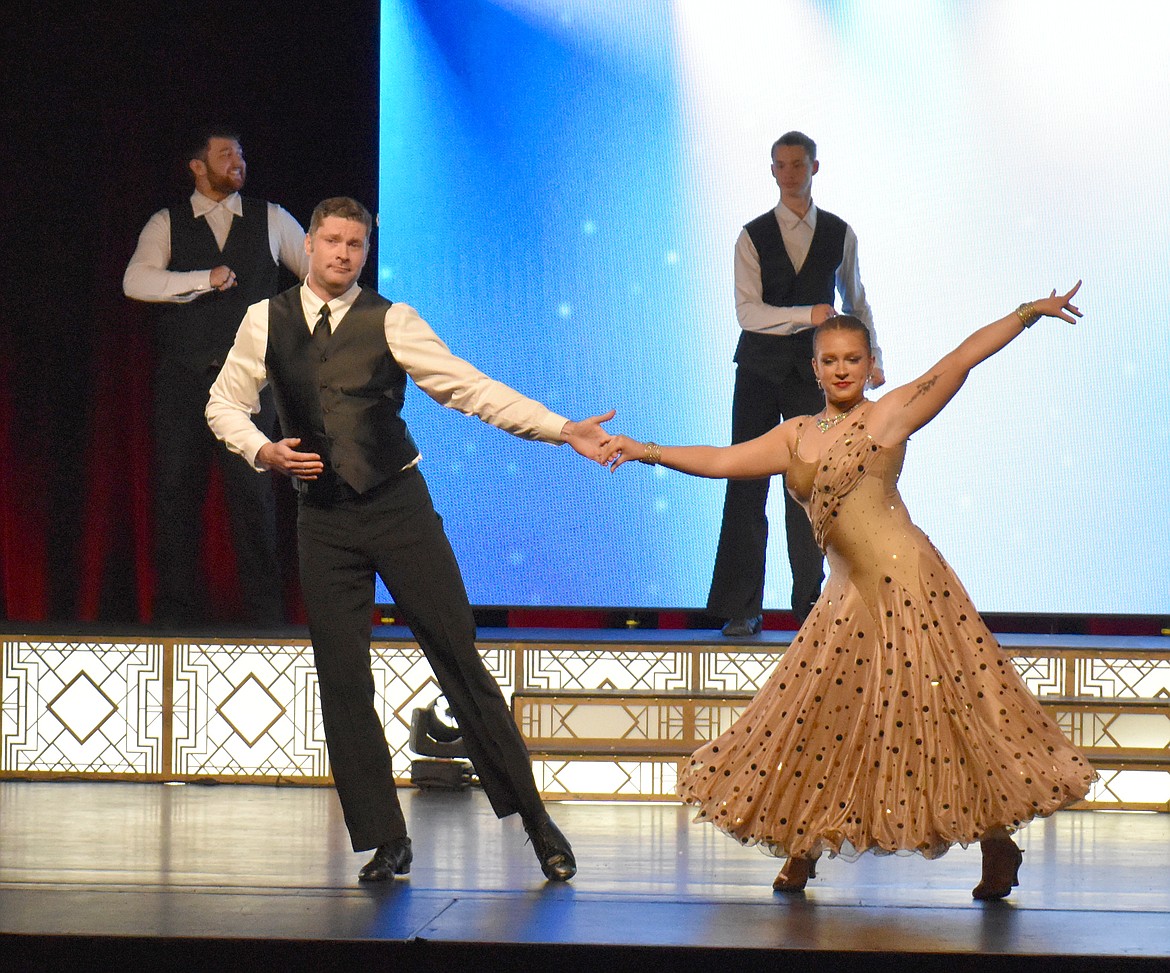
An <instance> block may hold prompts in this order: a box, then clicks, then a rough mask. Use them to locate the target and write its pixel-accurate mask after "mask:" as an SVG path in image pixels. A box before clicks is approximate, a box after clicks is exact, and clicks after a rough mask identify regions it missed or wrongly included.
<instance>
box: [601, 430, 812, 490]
mask: <svg viewBox="0 0 1170 973" xmlns="http://www.w3.org/2000/svg"><path fill="white" fill-rule="evenodd" d="M797 422H798V420H795V419H790V420H788V421H787V422H782V423H781V424H780V425H778V426H776V427H775V428H773V429H771V430H769V431H768V432H766V433H764V435H762V436H759V437H757V438H756V439H752V440H749V441H748V442H746V443H736V444H735V445H733V446H658V445H656V444H655V443H642V442H639V441H638V440H636V439H631V438H630V437H629V436H614V437H613V438H612V439H610V440H609V442H608V443H606V445H605V446H604V447H603V460H602V462H603V463H605V464H606V465H608V466H609V468H610V472H613V471H614V470H616V469H617V468H618V467H619V466H621V465H622V464H623V463H628V462H630V461H631V460H638V461H639V462H642V463H650V464H652V465H658V464H661V465H662V466H665V467H667V468H669V469H672V470H679V471H680V472H682V473H689V474H691V476H704V477H709V478H711V479H728V480H758V479H762V478H763V477H766V476H774V475H775V474H777V473H786V472H787V471H788V461H789V459H790V458H791V455H792V449H793V447H794V445H795V443H796V424H797Z"/></svg>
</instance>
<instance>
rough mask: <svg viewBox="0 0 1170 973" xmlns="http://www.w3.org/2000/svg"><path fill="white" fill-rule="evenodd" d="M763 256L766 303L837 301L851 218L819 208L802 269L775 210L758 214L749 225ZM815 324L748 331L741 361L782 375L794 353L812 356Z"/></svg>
mask: <svg viewBox="0 0 1170 973" xmlns="http://www.w3.org/2000/svg"><path fill="white" fill-rule="evenodd" d="M744 229H745V230H747V233H748V236H749V237H751V240H752V243H754V244H755V247H756V252H757V253H758V254H759V255H760V279H761V282H762V283H763V285H764V303H765V304H773V305H775V306H776V307H802V306H806V305H811V304H832V303H833V295H834V292H835V290H836V275H837V268H838V267H839V266H841V257H842V255H843V254H844V252H845V230H846V226H845V221H844V220H843V219H841V218H840V217H839V216H834V215H833V214H832V213H829V212H826V211H825V210H823V209H818V210H817V228H816V230H815V231H814V232H813V238H812V242H811V243H810V244H809V248H808V256H807V257H806V258H805V261H804V266H802V267H801V268H800V273H797V272H796V270H795V268H794V267H793V266H792V261H791V260H790V259H789V257H788V251H787V250H785V249H784V238H783V237H782V236H781V235H780V224H779V223H778V222H777V221H776V213H775V211H774V210H768V212H767V213H764V214H763V215H762V216H757V217H756V218H755V219H754V220H752V221H751V222H750V223H748V224H747V225H746V226H745V227H744ZM812 334H813V329H812V328H808V329H806V330H804V331H799V332H797V333H796V334H794V335H772V334H759V333H757V332H755V331H744V332H743V333H742V334H740V337H739V344H738V345H737V346H736V349H735V361H736V362H738V363H739V364H740V365H742V366H743V367H744V368H747V369H750V370H751V371H753V372H759V373H761V374H763V375H768V374H779V373H780V372H781V371H782V368H783V366H784V365H786V364H788V363H789V362H791V361H792V360H793V359H794V358H801V359H804V360H805V361H808V360H811V359H812Z"/></svg>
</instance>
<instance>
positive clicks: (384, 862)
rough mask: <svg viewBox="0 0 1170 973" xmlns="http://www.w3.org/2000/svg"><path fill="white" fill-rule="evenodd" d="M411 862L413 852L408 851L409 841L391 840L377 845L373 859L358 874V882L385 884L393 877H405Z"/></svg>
mask: <svg viewBox="0 0 1170 973" xmlns="http://www.w3.org/2000/svg"><path fill="white" fill-rule="evenodd" d="M412 861H414V852H413V851H411V850H410V839H409V838H393V839H391V840H390V841H387V842H386V844H384V845H378V850H377V851H375V852H374V857H373V858H371V859H370V860H369V861H368V862H366V863H365V865H363V866H362V870H361V871H360V872H358V881H359V882H385V881H386V880H387V879H391V878H393V877H394V876H395V875H407V874H409V872H410V863H411V862H412Z"/></svg>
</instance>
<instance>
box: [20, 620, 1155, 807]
mask: <svg viewBox="0 0 1170 973" xmlns="http://www.w3.org/2000/svg"><path fill="white" fill-rule="evenodd" d="M562 635H563V637H559V638H557V639H555V640H553V639H549V638H547V637H532V638H525V637H523V635H522V633H517V632H514V631H511V630H509V631H508V632H507V637H506V638H488V639H483V640H482V641H481V643H480V650H481V654H482V655H483V658H484V661H485V663H486V664H487V666H488V668H489V670H490V671H491V672H492V674H493V676H494V677H495V678H496V679H497V680H498V681H499V683H500V685H501V687H502V688H503V690H504V693H505V695H506V696H508V697H510V698H512V700H513V707H514V711H515V714H516V719H517V723H518V725H519V726H520V728H521V730H522V732H523V733H524V735H525V738H526V739H527V740H528V741H529V745H530V749H531V750H532V753H533V760H534V768H535V771H536V774H537V782H538V784H539V785H540V786H541V788H542V790H543V791H544V792H545V793H546V794H547V795H548V796H550V797H555V798H562V799H576V798H580V799H626V800H654V799H658V800H670V799H673V798H674V781H675V774H676V769H677V761H678V760H679V759H680V758H682V757H685V756H686V755H687V754H689V753H690V752H691V751H693V750H694V749H695V748H696V747H697V746H699V745H700V744H701V743H703V742H705V741H706V740H708V739H710V738H711V737H712V736H714V735H716V734H718V733H719V732H721V731H722V730H723V729H724V728H726V726H727V725H729V724H730V722H731V721H732V720H733V719H734V718H735V716H736V715H737V713H738V712H739V711H740V710H741V709H742V707H743V705H744V703H745V702H746V700H747V699H749V698H750V697H751V695H752V694H753V693H754V692H756V691H757V690H758V688H759V686H760V685H761V684H762V683H763V682H764V680H765V679H766V678H767V676H768V674H769V673H770V672H771V670H772V668H773V667H774V666H775V664H776V661H777V660H778V659H779V658H780V656H781V655H782V653H783V651H784V648H785V643H783V642H779V641H777V640H776V639H775V638H772V639H771V640H769V641H761V642H758V643H740V644H729V643H728V642H726V641H718V642H716V641H704V640H697V639H696V638H695V637H694V633H683V636H684V637H680V639H679V640H678V641H672V640H671V639H670V637H669V635H668V634H667V633H655V636H656V637H655V638H653V639H649V638H645V637H644V633H638V632H633V633H630V634H629V635H628V637H627V638H626V639H625V640H624V641H618V640H615V639H613V638H610V639H606V640H604V641H603V640H600V639H598V638H597V637H595V636H594V637H588V638H577V639H574V636H573V633H571V632H566V633H562ZM1007 641H1008V640H1006V639H1005V643H1006V642H1007ZM1032 641H1035V640H1034V639H1033V640H1032ZM1064 641H1066V642H1067V641H1068V639H1067V637H1066V639H1065V640H1064ZM1107 642H1108V644H1107V645H1094V644H1092V643H1091V641H1088V640H1085V641H1083V642H1081V643H1078V644H1075V645H1067V644H1062V645H1058V646H1045V645H1015V646H1012V645H1010V644H1008V646H1007V650H1008V651H1010V652H1011V654H1012V656H1013V661H1014V662H1015V664H1016V666H1017V668H1018V669H1019V671H1020V672H1021V675H1022V676H1023V677H1024V679H1025V681H1026V682H1027V683H1028V685H1029V687H1030V688H1031V689H1032V691H1033V692H1034V693H1036V694H1037V696H1038V697H1039V698H1040V700H1041V702H1042V703H1043V704H1044V705H1045V707H1046V708H1047V709H1048V710H1049V712H1051V713H1052V715H1053V716H1054V718H1055V719H1056V720H1057V721H1058V722H1059V723H1060V725H1061V726H1062V727H1063V728H1064V730H1065V732H1066V733H1068V735H1069V736H1070V737H1071V738H1072V739H1073V740H1074V741H1076V742H1077V743H1078V744H1079V745H1080V746H1082V747H1084V748H1085V749H1086V750H1087V751H1088V752H1089V754H1090V756H1091V757H1092V759H1093V761H1094V765H1095V766H1096V767H1097V769H1098V770H1099V772H1100V774H1101V780H1100V781H1099V783H1098V784H1097V785H1096V787H1095V788H1094V790H1093V792H1092V793H1091V794H1090V799H1089V801H1088V806H1090V807H1099V808H1116V809H1141V810H1160V811H1167V810H1170V640H1161V643H1165V645H1166V647H1165V649H1161V648H1151V647H1150V643H1151V640H1150V639H1135V640H1133V643H1132V646H1131V647H1127V645H1126V643H1125V641H1124V640H1119V639H1117V638H1110V639H1108V640H1107ZM1161 643H1159V642H1158V641H1157V640H1155V644H1156V645H1158V646H1160V645H1161ZM373 671H374V676H375V685H376V687H377V688H376V699H377V705H378V707H379V709H380V711H381V715H382V719H383V723H384V725H385V726H386V736H387V740H388V742H389V744H390V747H391V749H392V751H393V752H394V755H395V767H396V769H397V771H398V772H399V773H401V774H405V773H406V772H407V769H408V767H409V763H410V759H411V754H410V752H409V751H408V750H407V739H408V733H409V728H410V717H411V712H412V710H413V709H414V708H415V707H418V706H425V705H427V704H428V703H430V702H431V700H432V699H434V698H435V697H436V696H438V695H439V688H438V686H437V684H436V682H435V680H434V676H433V674H432V673H431V671H430V668H429V666H428V665H427V663H426V660H425V658H424V657H423V654H422V652H421V650H420V649H419V647H418V645H417V644H416V643H415V642H414V641H412V640H411V639H410V638H407V637H404V638H387V639H379V640H378V641H376V642H375V643H374V647H373ZM0 777H8V778H12V777H19V778H29V779H36V778H53V777H68V778H72V779H115V780H144V781H168V780H174V781H192V780H207V779H214V780H218V781H227V782H247V783H274V782H279V783H298V784H328V783H329V765H328V757H327V755H326V750H325V740H324V732H323V730H322V728H321V718H320V712H319V704H318V699H317V690H316V675H315V672H314V670H313V665H312V649H311V646H310V644H309V642H308V641H307V640H305V639H274V640H247V639H223V638H206V639H197V640H196V639H180V638H161V639H141V638H125V639H122V638H109V637H102V638H92V639H85V638H77V637H71V638H60V637H58V638H43V637H38V638H33V637H28V636H23V637H22V636H7V637H4V638H3V640H2V641H0ZM403 783H405V781H403Z"/></svg>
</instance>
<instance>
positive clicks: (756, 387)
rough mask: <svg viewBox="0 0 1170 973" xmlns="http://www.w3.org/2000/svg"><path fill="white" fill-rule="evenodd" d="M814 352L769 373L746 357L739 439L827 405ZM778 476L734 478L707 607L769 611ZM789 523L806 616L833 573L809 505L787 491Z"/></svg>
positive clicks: (744, 613) (749, 614)
mask: <svg viewBox="0 0 1170 973" xmlns="http://www.w3.org/2000/svg"><path fill="white" fill-rule="evenodd" d="M811 357H812V356H811V352H810V354H809V356H808V358H807V359H800V358H794V359H793V360H792V361H791V362H790V363H787V364H786V365H785V366H784V367H783V369H782V370H781V371H779V372H774V373H772V374H769V375H764V374H761V373H759V372H756V371H752V370H751V369H750V368H745V367H744V366H743V365H739V366H738V368H737V369H736V374H735V393H734V398H733V400H732V408H731V441H732V442H733V443H742V442H746V441H747V440H749V439H755V438H756V437H757V436H762V435H763V434H764V433H766V432H768V430H770V429H772V428H773V427H774V426H776V425H778V424H779V423H780V422H781V421H782V420H784V419H791V418H792V417H793V416H807V415H812V414H813V413H815V412H819V411H820V410H821V408H822V407H823V406H824V404H825V400H824V396H823V394H822V393H821V390H820V388H819V387H818V386H817V383H816V378H815V377H814V376H813V371H812V364H811V362H810V361H809V359H811ZM770 484H771V480H770V479H762V480H728V482H727V493H726V495H725V498H724V501H723V524H722V527H721V528H720V532H719V548H718V550H717V552H716V555H715V568H714V571H713V572H712V578H711V590H710V593H709V594H708V596H707V610H708V611H709V612H710V613H711V614H713V615H718V616H721V617H723V618H754V617H755V616H756V615H759V614H760V613H761V612H762V611H763V604H764V562H765V555H766V552H767V547H768V518H767V515H766V513H765V504H766V503H767V501H768V488H769V486H770ZM784 526H785V530H786V533H787V540H788V563H789V565H790V566H791V568H792V611H793V613H794V614H795V615H796V617H797V618H798V619H800V620H801V621H803V620H804V619H805V617H806V616H807V615H808V613H809V610H810V609H811V608H812V606H813V603H814V602H815V601H816V600H817V597H818V596H819V595H820V591H821V582H823V581H824V580H825V569H824V555H823V554H822V552H821V549H820V548H819V547H817V542H816V539H815V537H814V536H813V531H812V525H811V524H810V523H809V519H808V516H807V514H805V512H804V509H803V508H802V507H801V506H800V504H799V503H797V502H796V501H795V500H793V499H792V497H791V496H790V495H789V493H788V491H787V490H785V491H784Z"/></svg>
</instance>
